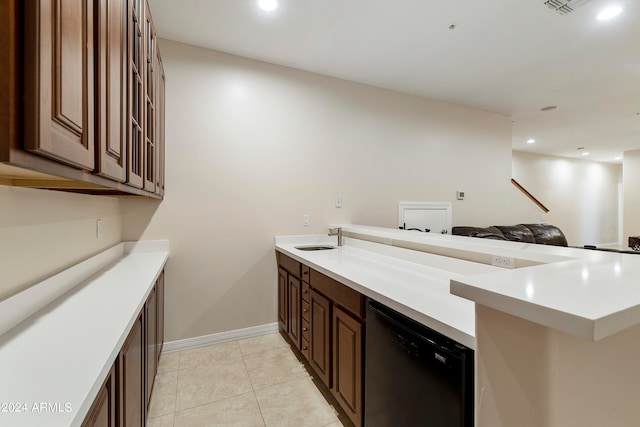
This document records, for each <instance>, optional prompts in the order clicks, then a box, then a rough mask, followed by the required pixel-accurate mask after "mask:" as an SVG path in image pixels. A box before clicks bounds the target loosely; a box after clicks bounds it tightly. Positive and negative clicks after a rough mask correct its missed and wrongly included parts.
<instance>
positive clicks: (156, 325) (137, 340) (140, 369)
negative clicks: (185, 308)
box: [82, 272, 164, 427]
mask: <svg viewBox="0 0 640 427" xmlns="http://www.w3.org/2000/svg"><path fill="white" fill-rule="evenodd" d="M163 343H164V272H162V273H160V275H159V277H158V280H157V281H156V284H155V286H154V287H153V289H152V290H151V292H150V294H149V297H148V298H147V301H146V303H145V305H144V307H143V309H142V311H141V312H140V313H139V314H138V316H137V318H136V320H135V322H134V323H133V326H132V327H131V330H130V331H129V335H128V336H127V339H126V340H125V342H124V344H123V345H122V348H121V349H120V352H119V354H118V357H117V359H116V361H115V363H114V366H113V369H112V371H111V373H110V374H109V376H108V377H107V379H106V380H105V383H104V384H103V386H102V388H101V389H100V391H99V392H98V395H97V396H96V398H95V400H94V402H93V404H92V406H91V408H90V409H89V412H88V413H87V416H86V417H85V419H84V421H83V424H82V426H83V427H116V426H117V427H144V426H145V425H146V416H147V410H148V408H149V403H150V402H151V393H152V390H153V383H154V380H155V376H156V373H157V370H158V360H159V357H160V352H161V350H162V345H163Z"/></svg>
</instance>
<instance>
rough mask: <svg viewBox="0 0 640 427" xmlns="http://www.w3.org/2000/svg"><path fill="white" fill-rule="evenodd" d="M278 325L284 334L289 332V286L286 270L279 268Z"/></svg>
mask: <svg viewBox="0 0 640 427" xmlns="http://www.w3.org/2000/svg"><path fill="white" fill-rule="evenodd" d="M278 323H279V324H280V330H281V331H282V332H289V284H288V282H287V270H285V269H284V268H278Z"/></svg>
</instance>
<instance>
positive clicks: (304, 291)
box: [302, 265, 310, 302]
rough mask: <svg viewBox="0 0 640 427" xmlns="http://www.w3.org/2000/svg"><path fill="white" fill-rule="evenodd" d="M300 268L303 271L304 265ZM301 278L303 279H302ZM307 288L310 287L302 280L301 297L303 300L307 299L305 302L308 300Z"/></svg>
mask: <svg viewBox="0 0 640 427" xmlns="http://www.w3.org/2000/svg"><path fill="white" fill-rule="evenodd" d="M302 269H303V270H302V271H303V273H304V265H303V266H302ZM302 280H304V279H302ZM309 289H310V287H309V284H308V283H305V282H302V299H303V300H304V301H307V302H309Z"/></svg>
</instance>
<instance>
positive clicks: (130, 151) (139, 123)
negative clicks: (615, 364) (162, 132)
mask: <svg viewBox="0 0 640 427" xmlns="http://www.w3.org/2000/svg"><path fill="white" fill-rule="evenodd" d="M143 27H144V7H143V6H142V4H141V0H127V31H128V36H127V43H128V48H127V58H128V61H127V62H128V69H129V71H128V73H127V74H128V75H127V86H128V88H127V98H128V99H127V122H128V123H127V183H128V184H129V185H131V186H134V187H138V188H143V186H144V170H143V166H144V127H143V126H144V113H143V111H144V68H145V52H144V38H143V36H142V35H143V31H144V30H143Z"/></svg>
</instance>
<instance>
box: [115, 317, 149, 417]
mask: <svg viewBox="0 0 640 427" xmlns="http://www.w3.org/2000/svg"><path fill="white" fill-rule="evenodd" d="M144 338H145V333H144V313H140V315H139V316H138V318H137V319H136V321H135V323H134V324H133V327H132V328H131V332H129V336H128V337H127V339H126V341H125V342H124V345H123V346H122V350H120V354H119V355H118V371H119V372H118V397H119V406H118V408H119V412H120V413H119V416H120V417H119V418H120V423H119V426H121V427H134V426H136V427H144V422H145V412H146V411H145V410H144V409H145V386H144V373H145V372H144V371H145V370H144V366H145V357H144V349H145V345H144V344H145V343H144Z"/></svg>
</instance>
